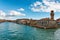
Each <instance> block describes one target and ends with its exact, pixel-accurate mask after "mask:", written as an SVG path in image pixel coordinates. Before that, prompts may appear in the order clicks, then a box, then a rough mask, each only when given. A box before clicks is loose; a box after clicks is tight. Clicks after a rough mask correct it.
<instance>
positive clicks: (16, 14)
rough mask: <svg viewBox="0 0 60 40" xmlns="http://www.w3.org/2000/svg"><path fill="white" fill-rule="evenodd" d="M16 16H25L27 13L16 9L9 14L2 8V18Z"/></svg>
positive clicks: (0, 11) (13, 17)
mask: <svg viewBox="0 0 60 40" xmlns="http://www.w3.org/2000/svg"><path fill="white" fill-rule="evenodd" d="M16 16H25V14H23V13H21V12H18V11H15V10H11V11H10V12H9V14H7V13H6V12H4V11H3V10H0V19H15V17H16Z"/></svg>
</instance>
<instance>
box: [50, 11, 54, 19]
mask: <svg viewBox="0 0 60 40" xmlns="http://www.w3.org/2000/svg"><path fill="white" fill-rule="evenodd" d="M50 16H51V20H54V11H53V10H51V13H50Z"/></svg>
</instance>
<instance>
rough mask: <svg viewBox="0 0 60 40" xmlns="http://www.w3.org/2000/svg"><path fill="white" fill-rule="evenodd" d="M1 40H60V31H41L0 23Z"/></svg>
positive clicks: (14, 24)
mask: <svg viewBox="0 0 60 40" xmlns="http://www.w3.org/2000/svg"><path fill="white" fill-rule="evenodd" d="M0 40H60V29H40V28H35V27H31V26H27V25H21V24H16V23H9V22H4V23H0Z"/></svg>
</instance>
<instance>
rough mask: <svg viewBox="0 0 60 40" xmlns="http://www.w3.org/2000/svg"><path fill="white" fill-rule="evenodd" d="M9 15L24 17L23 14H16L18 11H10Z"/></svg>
mask: <svg viewBox="0 0 60 40" xmlns="http://www.w3.org/2000/svg"><path fill="white" fill-rule="evenodd" d="M10 15H11V16H25V14H23V13H21V12H18V11H15V10H11V11H10Z"/></svg>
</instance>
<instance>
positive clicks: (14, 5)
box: [0, 0, 60, 20]
mask: <svg viewBox="0 0 60 40" xmlns="http://www.w3.org/2000/svg"><path fill="white" fill-rule="evenodd" d="M51 10H54V14H55V16H54V19H58V18H60V0H0V19H6V20H15V19H22V18H27V19H37V20H38V19H42V18H50V11H51Z"/></svg>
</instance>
